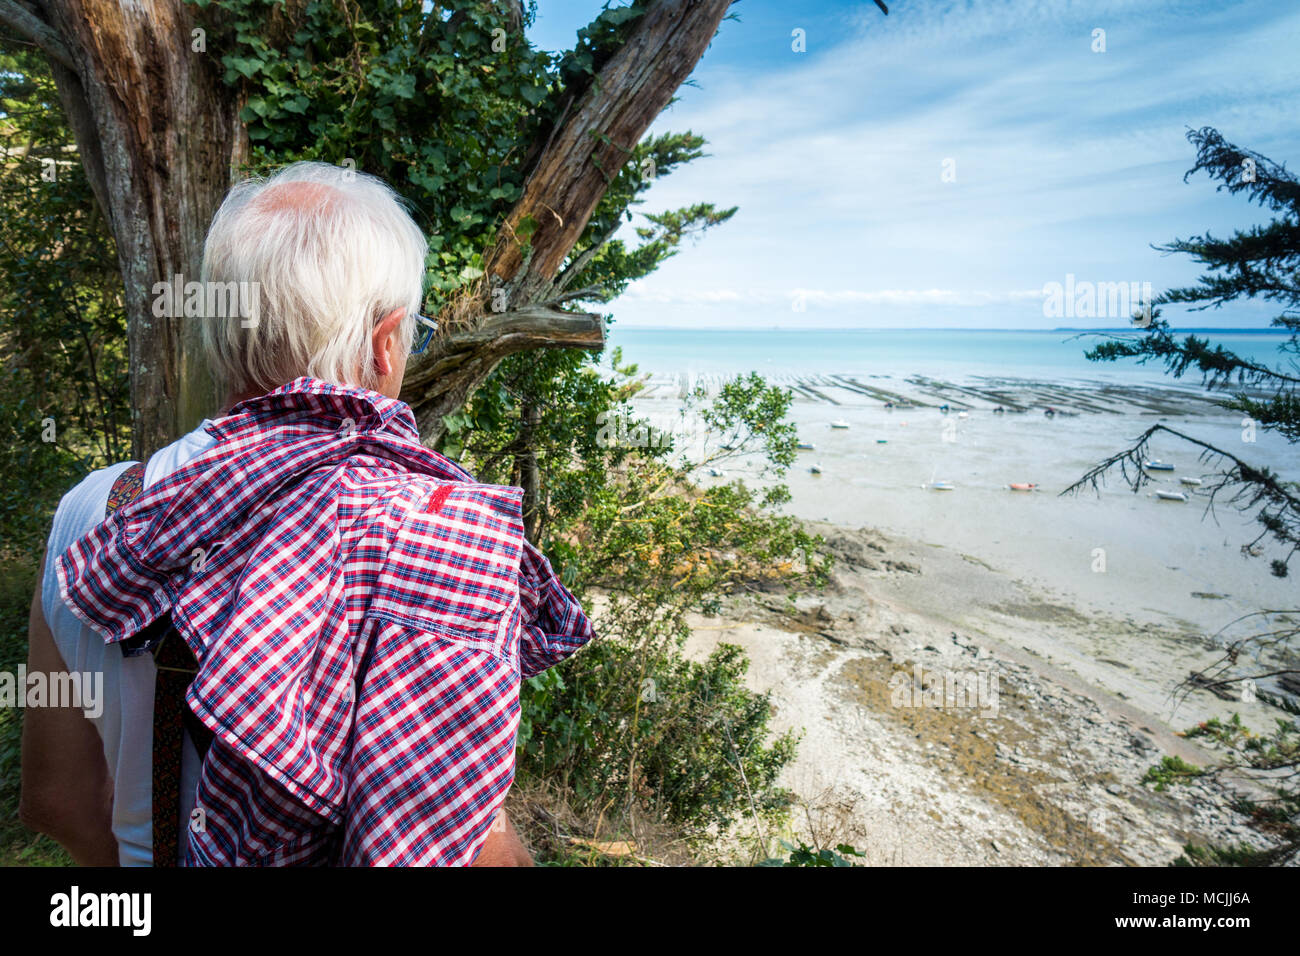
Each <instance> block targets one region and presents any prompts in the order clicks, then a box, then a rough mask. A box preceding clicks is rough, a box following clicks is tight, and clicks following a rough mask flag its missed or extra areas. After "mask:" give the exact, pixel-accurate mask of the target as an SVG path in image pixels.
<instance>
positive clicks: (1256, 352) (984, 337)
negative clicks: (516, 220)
mask: <svg viewBox="0 0 1300 956" xmlns="http://www.w3.org/2000/svg"><path fill="white" fill-rule="evenodd" d="M1196 334H1197V335H1198V336H1200V337H1204V338H1208V339H1209V340H1210V341H1211V343H1212V344H1219V345H1222V346H1223V347H1224V348H1226V349H1228V350H1230V351H1232V352H1235V353H1236V354H1238V355H1241V356H1243V357H1250V358H1252V359H1254V360H1256V361H1259V362H1263V363H1265V364H1268V365H1270V366H1274V367H1276V366H1277V365H1278V364H1279V363H1281V362H1282V361H1283V360H1284V359H1285V358H1290V359H1292V360H1294V356H1290V355H1283V354H1282V353H1279V351H1278V346H1280V345H1282V344H1283V343H1284V342H1286V341H1287V336H1286V335H1282V334H1278V333H1272V332H1268V333H1264V332H1259V333H1242V332H1198V333H1196ZM1100 341H1102V339H1101V338H1099V337H1097V336H1096V335H1093V334H1085V335H1082V336H1080V334H1079V333H1077V332H1059V331H1058V332H1025V331H1019V330H1016V331H1001V330H983V329H960V330H956V329H951V330H950V329H809V330H789V329H757V330H725V331H722V330H694V329H687V330H683V329H648V328H621V327H619V326H618V324H617V323H616V324H615V325H614V327H613V328H612V329H611V330H610V333H609V346H610V348H613V347H614V346H621V347H622V349H623V357H624V360H625V361H629V362H635V363H637V364H638V365H639V366H640V368H641V370H642V371H649V372H656V373H673V372H686V373H692V372H693V373H697V374H733V373H736V372H746V371H751V370H754V371H758V372H765V373H767V372H773V373H778V372H779V373H803V374H809V373H841V374H853V373H858V374H864V375H872V374H875V375H910V374H923V375H934V376H941V377H946V378H950V379H966V378H970V377H973V376H1008V377H1012V378H1036V377H1052V378H1070V379H1102V380H1122V381H1143V380H1160V379H1164V380H1166V381H1170V380H1169V379H1168V378H1167V377H1166V376H1165V374H1164V372H1163V366H1161V365H1154V364H1151V363H1148V364H1147V365H1146V366H1142V365H1139V364H1137V363H1136V362H1135V361H1132V360H1126V361H1124V362H1089V361H1088V360H1087V359H1085V358H1084V357H1083V353H1084V352H1085V351H1086V350H1087V349H1090V348H1093V347H1095V345H1096V344H1097V343H1099V342H1100ZM1198 381H1199V379H1196V378H1192V377H1186V378H1185V379H1184V382H1185V383H1186V384H1189V385H1193V384H1196V383H1197V382H1198Z"/></svg>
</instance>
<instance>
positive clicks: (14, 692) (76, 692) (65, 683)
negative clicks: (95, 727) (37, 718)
mask: <svg viewBox="0 0 1300 956" xmlns="http://www.w3.org/2000/svg"><path fill="white" fill-rule="evenodd" d="M0 707H80V708H81V710H82V712H83V713H84V714H85V715H86V716H87V717H90V718H92V719H93V718H96V717H98V716H100V715H101V714H103V713H104V675H103V673H102V672H100V671H56V672H54V673H48V674H47V673H46V672H45V671H32V672H31V673H28V671H27V665H26V664H19V665H18V672H17V673H13V672H12V671H0Z"/></svg>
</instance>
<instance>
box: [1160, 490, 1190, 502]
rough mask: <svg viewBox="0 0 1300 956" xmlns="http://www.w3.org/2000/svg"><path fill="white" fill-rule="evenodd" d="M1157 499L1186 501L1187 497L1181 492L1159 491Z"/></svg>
mask: <svg viewBox="0 0 1300 956" xmlns="http://www.w3.org/2000/svg"><path fill="white" fill-rule="evenodd" d="M1156 497H1157V498H1159V499H1160V500H1161V501H1186V500H1187V495H1185V494H1183V493H1182V492H1181V491H1157V492H1156Z"/></svg>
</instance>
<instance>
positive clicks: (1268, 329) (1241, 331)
mask: <svg viewBox="0 0 1300 956" xmlns="http://www.w3.org/2000/svg"><path fill="white" fill-rule="evenodd" d="M615 328H617V329H622V330H626V331H629V332H633V331H634V332H735V333H738V334H746V335H752V334H754V333H755V332H1015V333H1017V334H1022V333H1038V334H1051V333H1057V332H1140V331H1142V330H1141V329H1139V328H1136V327H1134V326H1131V325H1123V326H1097V327H1096V328H1090V327H1082V326H1070V325H1061V326H1054V327H1052V328H1050V329H1032V328H1007V327H989V328H984V327H978V328H977V327H974V326H964V325H919V326H917V325H879V326H839V325H807V326H804V325H800V326H793V325H755V326H745V327H744V328H737V327H735V326H717V325H691V326H683V325H627V324H616V325H615ZM1173 331H1174V332H1175V333H1178V334H1182V333H1184V332H1194V333H1211V332H1212V333H1217V334H1219V335H1278V336H1289V335H1290V334H1291V333H1290V332H1289V331H1287V330H1286V329H1279V328H1276V327H1274V326H1249V327H1241V328H1233V327H1232V326H1210V325H1205V326H1200V325H1193V326H1186V327H1182V326H1178V327H1175V328H1174V329H1173Z"/></svg>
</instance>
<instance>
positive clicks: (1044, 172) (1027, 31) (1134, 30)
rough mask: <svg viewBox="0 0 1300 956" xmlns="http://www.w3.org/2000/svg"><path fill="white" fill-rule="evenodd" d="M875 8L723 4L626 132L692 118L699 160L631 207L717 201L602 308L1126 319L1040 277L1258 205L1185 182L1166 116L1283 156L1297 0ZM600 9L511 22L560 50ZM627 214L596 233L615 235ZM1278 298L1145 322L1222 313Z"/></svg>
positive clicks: (1139, 265) (1245, 313) (1229, 220)
mask: <svg viewBox="0 0 1300 956" xmlns="http://www.w3.org/2000/svg"><path fill="white" fill-rule="evenodd" d="M887 2H888V0H887ZM610 5H611V6H618V5H621V4H620V3H619V2H618V0H610ZM889 8H890V12H889V16H888V17H886V16H884V15H882V14H881V12H880V10H879V9H878V8H877V7H876V5H875V4H874V3H872V2H871V0H866V2H861V3H850V2H837V0H801V2H777V0H740V2H737V3H735V4H733V5H732V7H731V13H732V15H733V16H734V17H735V18H736V19H728V20H724V21H723V23H722V25H721V28H720V31H719V33H718V35H717V36H716V37H715V38H714V39H713V42H712V43H711V45H710V46H709V48H708V50H707V51H706V52H705V54H704V56H703V58H702V59H701V60H700V62H699V64H698V65H697V67H696V69H695V71H694V72H693V73H692V75H691V78H690V81H689V82H688V85H685V86H683V87H682V88H681V89H680V90H679V97H680V99H679V101H678V102H677V103H675V104H673V105H672V106H671V107H670V108H669V109H667V110H665V111H664V112H663V113H662V114H661V115H660V116H659V117H658V118H657V119H656V121H655V123H654V124H653V125H652V127H651V129H650V131H649V134H650V135H657V134H662V133H665V132H673V131H675V132H683V131H686V130H690V131H692V132H695V133H697V134H699V135H701V136H703V137H704V138H705V139H706V140H707V145H706V146H705V153H706V154H707V155H706V156H704V157H701V158H700V159H697V160H695V161H694V162H692V163H689V164H686V165H685V166H682V167H679V168H678V169H677V170H675V171H673V172H672V173H671V174H669V175H664V176H662V177H661V178H659V179H658V180H657V181H656V182H655V183H654V185H653V186H652V187H651V189H650V190H649V191H648V192H647V193H645V194H643V197H642V198H643V199H645V200H646V201H645V204H644V205H643V206H640V207H637V209H639V210H641V211H652V212H657V211H661V210H666V209H675V208H679V207H682V206H686V205H688V204H691V203H695V202H712V203H714V204H715V205H716V206H718V207H719V208H729V207H731V206H738V207H739V211H738V212H737V213H736V214H735V216H733V217H732V218H731V219H730V220H729V221H727V222H726V223H724V224H722V225H720V226H717V227H715V228H713V229H710V230H708V231H707V232H706V233H705V234H703V235H702V236H700V237H698V239H692V240H687V241H686V242H684V243H683V246H682V249H681V251H680V252H679V254H678V255H676V256H675V257H673V258H670V259H669V260H668V261H667V262H665V263H664V264H663V265H661V266H660V267H659V269H658V270H657V271H655V272H654V273H652V274H651V275H650V276H648V277H646V278H645V279H642V280H640V281H638V282H636V283H633V284H632V285H631V286H630V287H629V288H628V290H627V291H626V292H625V293H624V294H623V295H621V296H620V297H619V298H618V299H615V300H614V301H613V302H611V303H609V304H608V305H607V306H603V307H601V311H607V312H612V313H613V314H614V315H615V317H616V320H617V322H618V323H620V324H622V325H624V326H627V327H694V328H771V327H783V328H800V327H804V328H808V327H820V328H834V327H860V328H874V327H884V328H907V327H921V326H926V327H961V328H1023V329H1036V328H1043V329H1047V328H1054V327H1059V326H1077V327H1114V326H1118V325H1125V324H1127V318H1128V317H1127V314H1125V315H1123V316H1113V315H1101V316H1095V317H1079V316H1066V317H1058V316H1056V315H1053V314H1049V312H1050V310H1049V309H1046V308H1045V306H1044V290H1045V288H1047V287H1048V284H1049V283H1053V282H1055V283H1060V284H1061V285H1062V286H1064V285H1065V284H1066V283H1067V281H1072V282H1073V283H1074V288H1075V289H1076V290H1078V289H1082V288H1084V286H1083V285H1081V284H1086V283H1091V284H1094V285H1095V284H1098V283H1125V284H1126V286H1125V288H1126V289H1127V288H1130V286H1128V285H1127V284H1129V283H1137V284H1138V286H1137V288H1139V289H1140V288H1141V284H1142V283H1150V284H1151V287H1152V288H1153V290H1154V291H1155V292H1156V293H1159V292H1160V291H1161V290H1163V289H1165V288H1168V287H1171V286H1176V285H1185V284H1191V283H1193V282H1194V281H1195V279H1196V277H1197V276H1198V275H1199V274H1200V271H1201V270H1200V269H1199V268H1198V267H1197V265H1196V264H1195V263H1194V262H1192V261H1191V260H1189V259H1188V258H1187V257H1185V256H1171V255H1166V254H1164V253H1161V252H1159V251H1157V250H1155V249H1153V248H1152V245H1153V244H1159V243H1164V242H1168V241H1169V240H1171V239H1174V238H1176V237H1177V238H1185V237H1189V236H1193V235H1200V234H1204V233H1206V232H1209V233H1212V234H1216V235H1227V234H1230V233H1231V232H1232V230H1234V229H1237V228H1246V227H1248V226H1250V225H1252V224H1254V223H1258V222H1264V221H1267V216H1266V213H1265V211H1264V210H1261V209H1260V208H1259V207H1258V206H1255V205H1252V204H1250V203H1249V202H1248V201H1247V199H1246V198H1245V196H1244V194H1238V196H1236V197H1232V196H1229V195H1228V194H1227V192H1226V191H1225V192H1216V190H1215V185H1216V184H1215V183H1213V182H1211V180H1210V179H1209V178H1208V177H1207V176H1206V175H1205V174H1198V175H1197V176H1195V177H1193V178H1191V179H1190V180H1188V181H1187V182H1186V183H1184V181H1183V174H1184V173H1185V172H1186V171H1187V170H1188V169H1189V168H1190V167H1191V165H1192V163H1193V161H1194V156H1195V150H1194V148H1193V146H1192V145H1191V144H1190V143H1189V142H1188V141H1187V140H1186V133H1187V131H1188V129H1189V128H1199V127H1202V126H1213V127H1215V128H1217V129H1218V130H1219V131H1220V132H1221V133H1222V134H1223V135H1224V137H1225V138H1226V139H1227V140H1228V141H1229V142H1232V143H1235V144H1237V145H1239V146H1243V147H1245V148H1249V149H1253V150H1255V151H1256V152H1259V153H1262V154H1263V155H1265V156H1268V157H1269V158H1271V159H1273V160H1275V161H1278V162H1285V163H1286V164H1287V166H1288V168H1292V169H1294V168H1295V167H1296V166H1297V165H1300V124H1297V122H1296V116H1297V104H1298V103H1300V55H1297V50H1300V2H1297V0H1214V2H1204V0H1195V2H1193V0H1089V2H1086V3H1082V2H1071V0H894V2H890V3H889ZM599 10H600V4H599V3H598V2H595V0H589V2H575V0H539V2H538V15H537V19H536V22H535V23H534V24H533V26H532V28H531V29H530V31H529V38H530V40H531V41H532V42H533V44H534V45H535V46H536V47H538V48H540V49H544V50H551V51H560V50H565V49H568V48H570V47H572V45H573V42H574V39H575V34H576V31H577V30H578V29H579V28H580V27H582V26H584V25H586V24H587V23H588V22H590V20H591V19H592V18H593V17H594V16H595V15H596V14H597V13H599ZM796 30H801V31H803V33H802V37H803V38H804V46H805V49H804V51H802V52H797V51H796V50H795V49H794V48H793V47H794V46H795V45H796V41H795V37H794V31H796ZM1099 30H1100V31H1104V37H1103V36H1102V35H1101V34H1097V33H1096V32H1095V31H1099ZM1102 39H1104V51H1099V50H1095V49H1094V47H1100V46H1101V42H1100V41H1101V40H1102ZM639 224H643V220H642V219H641V218H640V217H639V216H637V217H634V222H633V223H631V224H629V225H627V226H625V227H624V230H623V231H622V232H621V233H620V238H622V239H624V241H626V242H628V243H629V244H632V245H635V244H637V243H638V241H639V240H638V239H637V237H636V235H635V233H634V232H633V231H632V230H633V228H634V227H635V226H636V225H639ZM1067 277H1073V278H1072V279H1068V278H1067ZM1076 294H1077V293H1076ZM1105 298H1106V297H1105V296H1104V295H1103V296H1102V299H1103V301H1104V300H1105ZM1277 311H1278V310H1277V307H1276V306H1269V305H1266V304H1256V303H1246V304H1234V305H1229V306H1225V307H1223V308H1222V309H1218V310H1210V311H1205V312H1190V313H1188V312H1185V311H1184V310H1182V309H1178V308H1167V309H1165V311H1164V317H1165V318H1167V319H1169V320H1171V321H1172V322H1173V323H1174V324H1175V325H1178V326H1180V327H1181V326H1220V327H1242V328H1245V327H1262V326H1266V325H1267V324H1268V320H1269V319H1270V318H1271V317H1272V316H1273V315H1275V314H1276V312H1277Z"/></svg>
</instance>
